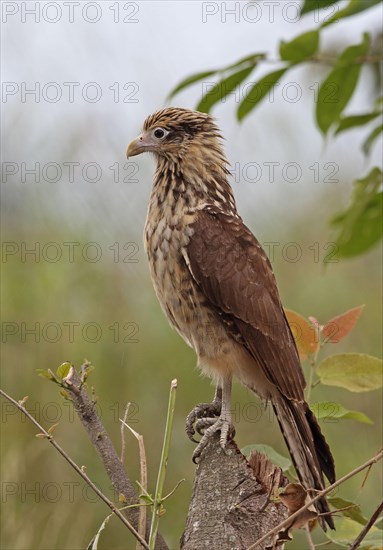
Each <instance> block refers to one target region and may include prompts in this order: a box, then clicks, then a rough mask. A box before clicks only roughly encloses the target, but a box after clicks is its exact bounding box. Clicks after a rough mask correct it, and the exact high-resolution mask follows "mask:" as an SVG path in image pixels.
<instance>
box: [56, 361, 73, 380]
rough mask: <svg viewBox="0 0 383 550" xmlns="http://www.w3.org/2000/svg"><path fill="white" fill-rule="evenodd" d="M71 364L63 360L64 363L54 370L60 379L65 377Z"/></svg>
mask: <svg viewBox="0 0 383 550" xmlns="http://www.w3.org/2000/svg"><path fill="white" fill-rule="evenodd" d="M71 366H72V365H71V364H70V363H69V361H65V363H62V364H61V365H60V366H59V367H58V369H57V371H56V374H57V376H58V377H59V378H60V379H61V380H62V379H63V378H65V377H66V376H67V375H68V374H69V370H70V368H71Z"/></svg>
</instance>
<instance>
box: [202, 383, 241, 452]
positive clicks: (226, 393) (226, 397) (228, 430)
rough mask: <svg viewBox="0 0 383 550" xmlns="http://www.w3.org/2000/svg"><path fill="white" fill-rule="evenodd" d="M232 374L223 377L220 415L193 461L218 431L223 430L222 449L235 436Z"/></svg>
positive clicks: (204, 438) (203, 438)
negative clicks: (232, 418) (232, 419)
mask: <svg viewBox="0 0 383 550" xmlns="http://www.w3.org/2000/svg"><path fill="white" fill-rule="evenodd" d="M231 382H232V379H231V376H227V377H225V378H222V401H221V403H222V405H221V414H220V417H219V418H218V419H217V420H215V422H214V423H211V425H210V426H209V427H208V428H207V429H206V431H205V433H204V434H203V436H202V439H201V441H200V442H199V444H198V445H197V447H196V449H195V451H194V453H193V462H196V460H197V458H199V457H200V456H201V453H202V451H203V449H204V448H205V447H206V445H207V444H208V442H209V439H210V437H212V436H213V435H214V434H215V433H216V432H218V431H219V432H221V435H220V438H219V441H220V445H221V447H222V449H224V448H225V447H226V444H227V441H228V440H229V439H231V438H233V437H234V435H235V430H234V426H233V424H232V422H231V409H230V407H231Z"/></svg>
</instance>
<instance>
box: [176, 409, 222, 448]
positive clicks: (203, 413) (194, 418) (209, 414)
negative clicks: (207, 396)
mask: <svg viewBox="0 0 383 550" xmlns="http://www.w3.org/2000/svg"><path fill="white" fill-rule="evenodd" d="M220 414H221V401H220V400H215V401H213V402H212V403H199V404H198V405H196V406H195V407H194V409H192V410H191V411H190V413H189V414H188V415H187V417H186V426H185V429H186V434H187V436H188V438H189V439H190V440H191V441H193V442H194V443H198V441H196V440H195V439H194V437H193V436H194V435H195V433H196V430H195V428H194V423H195V422H198V421H199V420H201V419H204V418H212V419H213V420H214V421H215V418H214V417H216V416H219V415H220ZM197 432H198V430H197ZM198 433H200V432H198Z"/></svg>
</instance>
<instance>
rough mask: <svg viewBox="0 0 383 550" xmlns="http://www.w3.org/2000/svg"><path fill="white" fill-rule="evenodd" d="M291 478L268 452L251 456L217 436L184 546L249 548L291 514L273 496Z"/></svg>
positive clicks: (198, 479) (204, 464) (202, 466)
mask: <svg viewBox="0 0 383 550" xmlns="http://www.w3.org/2000/svg"><path fill="white" fill-rule="evenodd" d="M287 483H288V480H287V479H286V478H285V477H284V476H283V474H282V471H281V469H280V468H277V467H276V466H274V465H273V464H272V463H271V462H270V461H269V460H268V458H267V457H266V456H265V455H262V454H260V453H257V452H255V453H253V454H252V456H251V458H250V460H249V461H247V460H246V458H245V457H244V456H243V455H242V454H241V452H240V451H239V449H238V447H237V446H236V444H235V443H234V442H232V443H230V444H229V445H228V447H227V449H226V450H225V451H223V450H222V449H221V447H220V445H219V438H218V437H214V438H213V439H212V440H211V441H210V442H209V444H208V446H207V447H206V449H205V450H204V451H203V453H202V455H201V458H200V462H199V464H198V466H197V470H196V476H195V480H194V487H193V494H192V499H191V503H190V507H189V513H188V517H187V522H186V527H185V531H184V533H183V535H182V538H181V549H182V550H196V549H198V550H203V548H209V550H215V549H219V550H242V549H243V550H245V549H246V548H248V547H249V546H251V544H254V543H255V542H256V541H257V540H258V539H259V538H260V537H261V536H262V535H265V534H266V533H267V532H268V531H269V530H270V529H272V528H273V527H275V526H276V525H278V523H280V522H281V521H282V520H284V519H285V518H286V517H287V508H286V507H285V506H284V505H283V504H281V503H274V502H270V500H269V497H270V495H272V494H273V493H275V491H276V490H277V488H278V487H284V486H285V485H286V484H287ZM272 545H273V542H272V540H271V539H269V541H267V542H266V543H264V544H263V545H261V546H260V547H259V548H260V550H266V549H267V548H270V547H272ZM279 548H280V547H279Z"/></svg>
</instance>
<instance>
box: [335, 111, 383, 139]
mask: <svg viewBox="0 0 383 550" xmlns="http://www.w3.org/2000/svg"><path fill="white" fill-rule="evenodd" d="M379 115H381V113H367V114H365V115H353V116H348V117H345V118H341V119H340V121H339V126H338V128H337V129H336V132H335V135H337V134H340V133H341V132H344V131H345V130H349V129H350V128H355V127H356V126H363V125H364V124H367V123H368V122H370V121H371V120H374V118H376V117H377V116H379Z"/></svg>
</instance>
